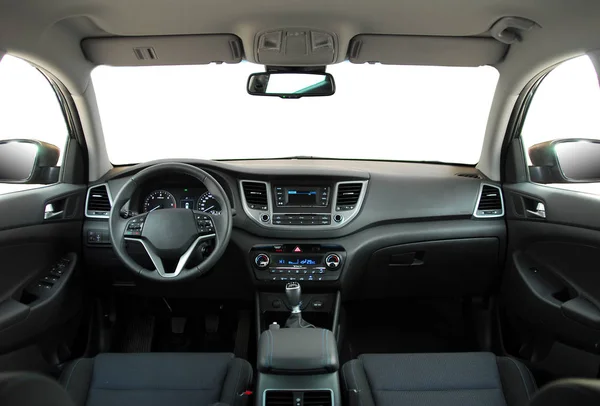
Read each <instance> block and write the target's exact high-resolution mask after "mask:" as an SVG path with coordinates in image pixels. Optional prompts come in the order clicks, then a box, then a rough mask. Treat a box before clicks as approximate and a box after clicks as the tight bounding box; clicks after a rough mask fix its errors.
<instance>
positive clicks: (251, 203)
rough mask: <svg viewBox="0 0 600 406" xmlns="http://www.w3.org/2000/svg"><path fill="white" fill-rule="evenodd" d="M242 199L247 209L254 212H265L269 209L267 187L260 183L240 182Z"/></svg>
mask: <svg viewBox="0 0 600 406" xmlns="http://www.w3.org/2000/svg"><path fill="white" fill-rule="evenodd" d="M242 189H243V190H244V197H245V198H246V203H247V204H248V207H250V208H251V209H256V210H267V209H268V207H269V203H268V197H267V185H266V184H264V183H260V182H242Z"/></svg>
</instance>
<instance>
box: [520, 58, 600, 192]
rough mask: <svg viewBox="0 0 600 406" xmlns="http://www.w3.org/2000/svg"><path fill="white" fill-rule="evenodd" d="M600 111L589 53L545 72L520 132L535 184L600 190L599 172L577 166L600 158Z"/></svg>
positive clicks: (597, 84) (598, 87) (599, 97)
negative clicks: (599, 116)
mask: <svg viewBox="0 0 600 406" xmlns="http://www.w3.org/2000/svg"><path fill="white" fill-rule="evenodd" d="M599 112H600V84H599V79H598V75H597V73H596V69H595V68H594V64H593V63H592V60H591V59H590V57H588V56H587V55H584V56H580V57H577V58H574V59H571V60H568V61H566V62H563V63H562V64H560V65H559V66H557V67H556V68H554V70H552V71H551V72H550V73H549V74H548V75H546V77H545V78H544V79H543V80H542V82H541V83H540V84H539V87H538V88H537V90H536V92H535V94H534V95H533V99H532V100H531V104H530V106H529V109H528V111H527V115H526V117H525V121H524V123H523V129H522V131H521V139H522V142H523V146H524V148H525V151H526V155H527V164H528V165H529V167H530V178H531V180H532V181H533V182H538V183H545V184H550V185H552V186H554V187H560V188H564V189H570V190H577V191H583V192H588V193H595V194H600V173H597V174H596V173H594V172H589V171H588V173H585V174H584V173H582V172H581V169H582V168H579V167H578V166H581V167H583V166H582V165H581V163H582V162H583V161H585V160H589V161H590V162H589V165H588V166H587V169H591V168H592V167H596V166H597V165H593V164H592V163H593V162H592V161H596V162H597V160H598V159H599V158H600V123H599V122H598V114H599ZM583 139H585V141H583ZM596 142H598V143H596ZM561 154H562V156H561ZM533 161H536V162H533ZM553 167H554V169H553ZM555 169H556V173H555V176H551V172H552V171H554V170H555ZM583 169H584V170H587V169H586V168H583ZM536 171H537V172H536ZM549 174H550V175H549ZM571 174H575V175H577V176H572V175H571ZM582 175H584V176H582Z"/></svg>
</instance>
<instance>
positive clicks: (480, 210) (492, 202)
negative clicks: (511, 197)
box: [475, 185, 504, 217]
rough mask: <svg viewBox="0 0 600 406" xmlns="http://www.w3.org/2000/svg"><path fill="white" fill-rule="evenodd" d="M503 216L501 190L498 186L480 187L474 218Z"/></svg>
mask: <svg viewBox="0 0 600 406" xmlns="http://www.w3.org/2000/svg"><path fill="white" fill-rule="evenodd" d="M503 215H504V203H503V200H502V190H501V189H500V188H499V187H498V186H492V185H482V187H481V192H480V194H479V199H478V201H477V209H476V210H475V217H501V216H503Z"/></svg>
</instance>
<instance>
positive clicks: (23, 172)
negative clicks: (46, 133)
mask: <svg viewBox="0 0 600 406" xmlns="http://www.w3.org/2000/svg"><path fill="white" fill-rule="evenodd" d="M59 155H60V150H59V149H58V147H56V146H55V145H52V144H48V143H45V142H41V141H35V140H3V141H0V183H37V184H50V183H56V182H58V174H59V169H60V168H58V167H56V163H57V162H58V157H59Z"/></svg>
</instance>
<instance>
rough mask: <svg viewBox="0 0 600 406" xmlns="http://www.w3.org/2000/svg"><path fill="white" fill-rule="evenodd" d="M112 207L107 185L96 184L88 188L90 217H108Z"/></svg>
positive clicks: (87, 209) (88, 213)
mask: <svg viewBox="0 0 600 406" xmlns="http://www.w3.org/2000/svg"><path fill="white" fill-rule="evenodd" d="M110 208H111V201H110V196H109V195H108V189H107V188H106V185H99V186H94V187H92V188H90V189H89V190H88V196H87V203H86V214H87V215H88V216H89V217H108V215H109V213H110Z"/></svg>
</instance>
